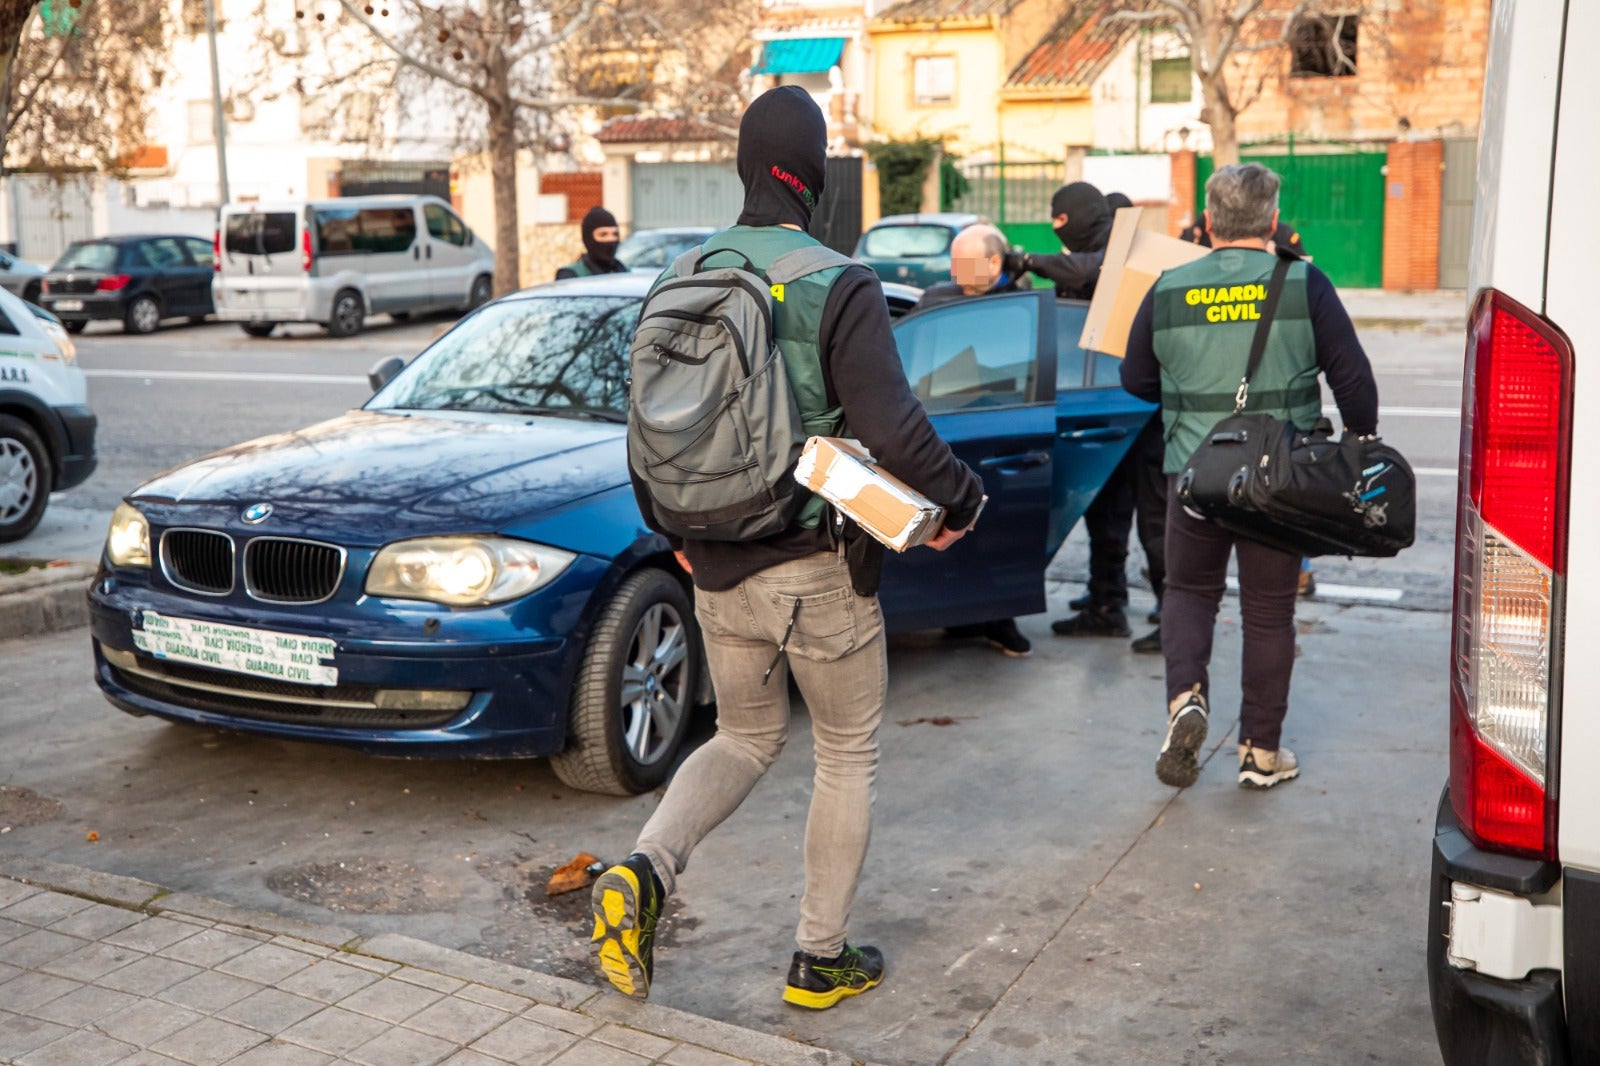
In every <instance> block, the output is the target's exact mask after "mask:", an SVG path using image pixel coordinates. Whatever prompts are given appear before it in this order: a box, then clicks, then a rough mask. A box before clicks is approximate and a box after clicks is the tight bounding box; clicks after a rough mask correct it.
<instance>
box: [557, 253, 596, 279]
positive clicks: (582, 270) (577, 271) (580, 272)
mask: <svg viewBox="0 0 1600 1066" xmlns="http://www.w3.org/2000/svg"><path fill="white" fill-rule="evenodd" d="M561 270H570V271H572V275H573V277H578V278H588V277H593V276H594V271H592V270H590V269H589V264H588V263H586V262H584V259H583V256H581V255H580V256H579V257H578V258H577V259H576V260H575V261H574V262H571V263H568V264H567V265H566V266H564V267H562V268H561ZM561 270H557V271H556V273H557V274H559V273H561Z"/></svg>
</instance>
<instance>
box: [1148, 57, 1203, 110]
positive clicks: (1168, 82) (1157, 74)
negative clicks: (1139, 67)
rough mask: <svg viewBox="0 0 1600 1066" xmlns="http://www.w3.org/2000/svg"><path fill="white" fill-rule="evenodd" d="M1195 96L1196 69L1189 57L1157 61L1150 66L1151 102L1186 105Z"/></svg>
mask: <svg viewBox="0 0 1600 1066" xmlns="http://www.w3.org/2000/svg"><path fill="white" fill-rule="evenodd" d="M1193 95H1194V69H1193V66H1192V65H1191V64H1190V62H1189V57H1188V56H1179V57H1177V58H1174V59H1157V60H1154V61H1153V62H1151V64H1150V102H1151V103H1152V104H1186V103H1188V102H1189V100H1190V98H1191V97H1193Z"/></svg>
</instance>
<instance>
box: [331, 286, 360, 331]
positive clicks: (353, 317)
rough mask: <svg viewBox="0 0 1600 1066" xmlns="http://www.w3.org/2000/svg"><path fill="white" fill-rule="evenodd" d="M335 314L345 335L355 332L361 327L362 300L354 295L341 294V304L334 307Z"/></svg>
mask: <svg viewBox="0 0 1600 1066" xmlns="http://www.w3.org/2000/svg"><path fill="white" fill-rule="evenodd" d="M333 316H334V317H335V318H337V319H338V320H339V331H340V333H342V334H344V335H345V336H349V335H350V334H352V333H355V332H356V331H358V330H359V329H360V328H361V318H362V314H361V301H359V300H357V299H356V298H355V297H354V296H349V295H346V296H341V297H340V298H339V304H338V306H337V307H335V308H334V309H333Z"/></svg>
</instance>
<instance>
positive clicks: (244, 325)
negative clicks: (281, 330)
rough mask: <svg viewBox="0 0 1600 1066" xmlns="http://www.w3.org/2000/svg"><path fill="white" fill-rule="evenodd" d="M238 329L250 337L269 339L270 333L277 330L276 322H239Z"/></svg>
mask: <svg viewBox="0 0 1600 1066" xmlns="http://www.w3.org/2000/svg"><path fill="white" fill-rule="evenodd" d="M239 328H240V329H242V330H244V331H245V332H246V333H248V334H249V335H250V336H252V337H270V336H272V331H273V330H275V329H277V328H278V324H277V323H276V322H241V323H239Z"/></svg>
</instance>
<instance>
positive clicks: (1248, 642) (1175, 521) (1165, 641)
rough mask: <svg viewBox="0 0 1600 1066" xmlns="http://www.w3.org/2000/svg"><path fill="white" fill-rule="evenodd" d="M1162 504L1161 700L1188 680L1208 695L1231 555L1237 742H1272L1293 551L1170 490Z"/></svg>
mask: <svg viewBox="0 0 1600 1066" xmlns="http://www.w3.org/2000/svg"><path fill="white" fill-rule="evenodd" d="M1176 480H1177V479H1176V478H1169V479H1168V482H1169V485H1168V494H1169V495H1168V504H1167V564H1168V567H1169V569H1168V570H1167V594H1166V597H1165V598H1164V599H1163V600H1162V601H1161V648H1162V652H1163V654H1164V655H1165V656H1166V660H1167V701H1168V703H1169V704H1170V703H1171V701H1172V700H1173V698H1174V697H1176V696H1177V695H1178V694H1179V693H1181V692H1188V691H1189V690H1190V689H1192V688H1193V687H1194V686H1195V685H1199V686H1200V692H1201V693H1202V694H1203V695H1204V696H1205V697H1206V699H1207V701H1208V702H1209V700H1210V698H1211V691H1210V690H1211V674H1210V665H1211V644H1212V638H1213V636H1214V634H1215V632H1216V624H1217V607H1218V606H1219V605H1220V604H1221V603H1222V593H1223V589H1224V587H1225V586H1226V582H1227V577H1228V556H1229V555H1230V554H1233V553H1237V554H1238V556H1239V613H1240V616H1241V618H1242V619H1243V624H1244V663H1243V666H1242V677H1241V687H1242V688H1243V690H1244V703H1243V706H1242V707H1241V709H1240V714H1239V742H1240V743H1241V744H1242V743H1244V742H1245V741H1249V742H1250V743H1252V744H1254V745H1255V746H1256V747H1258V748H1264V749H1266V750H1268V751H1276V750H1277V749H1278V742H1279V738H1280V736H1281V735H1282V732H1283V719H1284V715H1286V714H1287V713H1288V711H1289V675H1290V674H1291V672H1292V671H1293V670H1294V604H1295V594H1296V592H1297V591H1298V588H1299V585H1298V583H1299V578H1300V557H1299V556H1298V555H1290V554H1289V553H1287V552H1281V551H1278V550H1277V549H1276V548H1269V547H1267V546H1266V545H1264V544H1257V543H1256V542H1255V541H1252V540H1246V539H1244V538H1243V537H1238V538H1236V537H1235V536H1234V535H1233V534H1232V533H1229V532H1228V531H1227V530H1225V529H1222V528H1221V527H1219V526H1215V525H1212V524H1211V523H1210V522H1206V521H1203V520H1201V519H1198V518H1196V517H1194V516H1193V515H1191V514H1190V513H1189V512H1187V511H1185V510H1184V509H1183V507H1182V505H1180V504H1179V503H1178V502H1177V496H1176V494H1175V493H1172V491H1171V483H1172V482H1175V481H1176Z"/></svg>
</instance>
